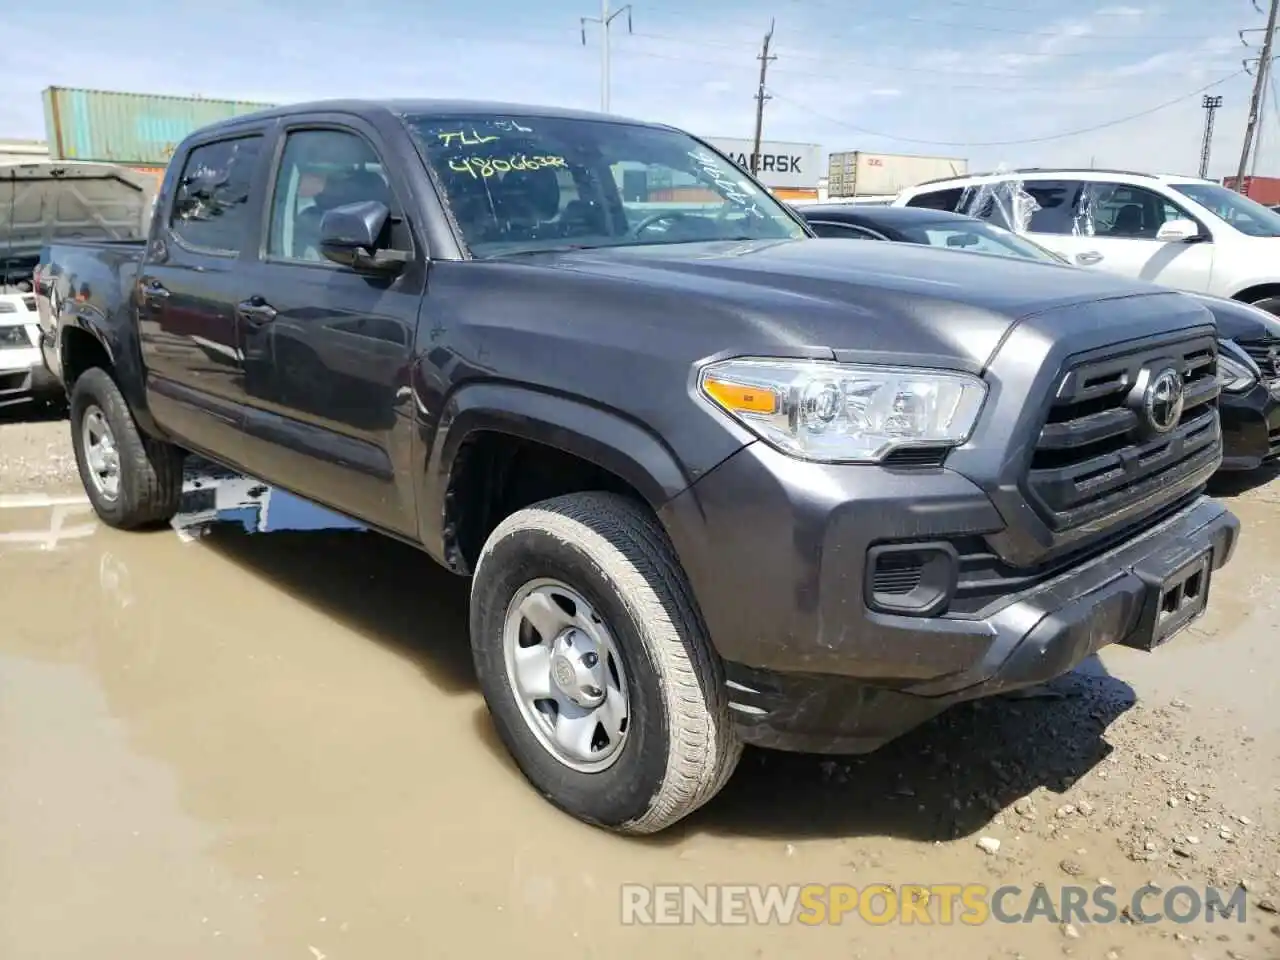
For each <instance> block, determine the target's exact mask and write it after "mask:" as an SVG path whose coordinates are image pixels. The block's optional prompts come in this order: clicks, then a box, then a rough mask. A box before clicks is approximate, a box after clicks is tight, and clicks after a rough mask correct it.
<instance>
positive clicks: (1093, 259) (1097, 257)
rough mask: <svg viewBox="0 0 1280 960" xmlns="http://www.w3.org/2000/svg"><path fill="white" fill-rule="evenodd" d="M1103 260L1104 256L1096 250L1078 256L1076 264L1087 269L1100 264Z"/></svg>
mask: <svg viewBox="0 0 1280 960" xmlns="http://www.w3.org/2000/svg"><path fill="white" fill-rule="evenodd" d="M1101 260H1102V254H1100V253H1098V252H1097V251H1096V250H1090V251H1089V252H1088V253H1077V254H1076V263H1078V264H1080V265H1082V266H1085V267H1087V266H1090V265H1092V264H1095V263H1099V262H1101Z"/></svg>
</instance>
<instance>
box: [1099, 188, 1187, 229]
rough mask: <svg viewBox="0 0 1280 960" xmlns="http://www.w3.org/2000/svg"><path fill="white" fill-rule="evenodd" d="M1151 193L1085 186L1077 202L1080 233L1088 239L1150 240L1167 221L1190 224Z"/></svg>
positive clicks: (1144, 189)
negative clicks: (1078, 203)
mask: <svg viewBox="0 0 1280 960" xmlns="http://www.w3.org/2000/svg"><path fill="white" fill-rule="evenodd" d="M1193 219H1194V218H1193V217H1192V216H1191V215H1190V214H1189V213H1187V212H1186V211H1184V210H1181V209H1179V208H1178V207H1176V206H1174V205H1173V203H1172V202H1171V201H1170V200H1168V199H1167V198H1165V197H1162V196H1161V195H1160V194H1158V193H1156V192H1155V191H1153V190H1148V189H1146V188H1145V187H1134V186H1130V185H1128V184H1124V183H1089V184H1086V185H1085V190H1084V194H1083V196H1081V198H1080V217H1079V222H1080V233H1081V234H1083V235H1084V236H1090V237H1114V238H1117V239H1128V240H1154V239H1155V238H1156V234H1157V233H1158V232H1159V230H1160V227H1161V226H1163V225H1164V224H1165V223H1166V222H1168V221H1170V220H1193Z"/></svg>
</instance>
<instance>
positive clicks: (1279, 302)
mask: <svg viewBox="0 0 1280 960" xmlns="http://www.w3.org/2000/svg"><path fill="white" fill-rule="evenodd" d="M1251 302H1252V304H1253V306H1255V307H1257V308H1258V309H1259V310H1265V311H1267V313H1269V314H1271V315H1272V316H1276V317H1280V297H1260V298H1259V299H1257V300H1253V301H1251Z"/></svg>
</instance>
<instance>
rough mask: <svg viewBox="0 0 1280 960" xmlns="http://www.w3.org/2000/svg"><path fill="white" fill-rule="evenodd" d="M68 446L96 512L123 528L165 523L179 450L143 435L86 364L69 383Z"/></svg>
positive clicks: (115, 393)
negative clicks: (72, 382) (73, 455)
mask: <svg viewBox="0 0 1280 960" xmlns="http://www.w3.org/2000/svg"><path fill="white" fill-rule="evenodd" d="M70 407H71V409H70V419H71V445H72V448H73V449H74V450H75V455H76V466H77V467H79V469H80V479H81V481H82V482H83V483H84V489H85V492H86V493H87V494H88V495H89V502H90V503H91V504H92V505H93V509H94V512H95V513H97V515H98V516H99V517H100V518H101V519H102V521H103V522H104V523H106V524H107V525H108V526H112V527H117V528H119V529H122V530H132V529H136V528H138V527H144V526H149V525H152V524H157V523H163V522H165V521H167V520H169V519H170V518H171V517H172V516H173V515H174V514H175V513H177V512H178V501H179V499H180V497H181V496H182V460H183V454H182V451H181V450H179V449H178V448H177V447H174V446H172V445H171V444H168V443H164V442H163V441H160V440H153V439H151V438H150V437H146V436H143V435H142V433H141V432H139V430H138V426H137V424H136V423H135V422H134V420H133V414H132V413H130V412H129V405H128V404H127V403H126V402H125V399H124V396H123V395H122V394H121V393H120V388H119V387H118V386H116V383H115V381H114V380H112V379H111V376H110V374H108V373H107V372H106V371H105V370H103V369H102V368H100V367H90V368H89V369H88V370H86V371H84V372H83V373H82V374H80V376H78V377H77V378H76V381H75V384H74V386H73V387H72V388H71V403H70Z"/></svg>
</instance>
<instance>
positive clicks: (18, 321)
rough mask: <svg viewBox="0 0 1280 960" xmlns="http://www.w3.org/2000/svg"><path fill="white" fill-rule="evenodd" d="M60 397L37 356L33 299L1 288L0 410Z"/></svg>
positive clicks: (38, 355) (60, 388)
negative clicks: (32, 401) (19, 404)
mask: <svg viewBox="0 0 1280 960" xmlns="http://www.w3.org/2000/svg"><path fill="white" fill-rule="evenodd" d="M60 396H62V386H61V384H59V383H58V382H57V381H56V380H54V379H53V377H52V376H51V375H50V374H49V371H48V370H47V369H45V365H44V360H43V359H42V358H41V356H40V324H39V317H38V315H37V314H36V298H35V296H34V295H33V294H30V293H25V292H22V291H13V290H9V291H5V290H4V289H3V288H0V408H3V407H9V406H12V405H14V404H17V403H27V402H29V401H31V400H56V399H57V398H58V397H60Z"/></svg>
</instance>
